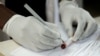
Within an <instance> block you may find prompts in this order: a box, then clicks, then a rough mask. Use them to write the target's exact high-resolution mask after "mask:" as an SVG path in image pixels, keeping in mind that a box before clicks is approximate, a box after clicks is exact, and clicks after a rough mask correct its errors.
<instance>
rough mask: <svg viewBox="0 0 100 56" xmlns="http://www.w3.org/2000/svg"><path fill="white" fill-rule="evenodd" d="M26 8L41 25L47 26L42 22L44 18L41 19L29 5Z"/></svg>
mask: <svg viewBox="0 0 100 56" xmlns="http://www.w3.org/2000/svg"><path fill="white" fill-rule="evenodd" d="M24 7H25V8H26V9H27V10H28V11H29V12H30V13H31V14H32V15H33V16H34V17H36V18H37V19H38V20H39V21H40V22H41V23H43V24H44V25H46V24H45V22H44V21H43V20H42V18H41V17H40V16H39V15H38V14H37V13H36V12H35V11H34V10H33V9H32V8H31V7H30V6H29V5H28V4H27V3H26V4H25V5H24Z"/></svg>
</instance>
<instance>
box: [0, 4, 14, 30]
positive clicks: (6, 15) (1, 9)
mask: <svg viewBox="0 0 100 56" xmlns="http://www.w3.org/2000/svg"><path fill="white" fill-rule="evenodd" d="M14 14H15V13H14V12H13V11H11V10H9V9H8V8H6V7H5V6H4V5H3V4H0V29H3V27H4V25H5V24H6V22H7V21H8V20H9V19H10V18H11V17H12V16H13V15H14Z"/></svg>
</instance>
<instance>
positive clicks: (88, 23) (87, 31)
mask: <svg viewBox="0 0 100 56" xmlns="http://www.w3.org/2000/svg"><path fill="white" fill-rule="evenodd" d="M60 15H61V20H62V23H63V25H64V27H65V29H66V31H67V33H68V35H69V37H71V38H72V40H73V41H77V40H81V39H84V38H86V37H88V36H90V35H91V34H92V33H94V32H95V31H96V29H97V24H96V22H95V20H94V19H93V17H92V16H91V15H90V14H89V13H88V11H86V10H84V9H82V8H79V7H78V6H77V4H75V3H74V2H73V1H67V0H63V1H61V3H60ZM75 25H76V29H75V28H74V26H75Z"/></svg>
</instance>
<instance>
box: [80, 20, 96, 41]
mask: <svg viewBox="0 0 100 56" xmlns="http://www.w3.org/2000/svg"><path fill="white" fill-rule="evenodd" d="M96 30H97V24H96V23H95V22H93V21H89V22H88V25H87V28H86V30H85V32H84V34H83V35H82V38H80V40H82V39H84V38H86V37H88V36H90V35H91V34H93V33H94V32H95V31H96Z"/></svg>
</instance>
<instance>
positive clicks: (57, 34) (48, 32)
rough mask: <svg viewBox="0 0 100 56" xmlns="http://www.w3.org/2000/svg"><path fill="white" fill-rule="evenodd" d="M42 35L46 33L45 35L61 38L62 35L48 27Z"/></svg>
mask: <svg viewBox="0 0 100 56" xmlns="http://www.w3.org/2000/svg"><path fill="white" fill-rule="evenodd" d="M42 35H44V36H45V37H49V38H52V39H57V38H61V35H60V33H59V32H56V31H54V30H52V29H50V28H48V27H45V30H44V31H43V33H42Z"/></svg>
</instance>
